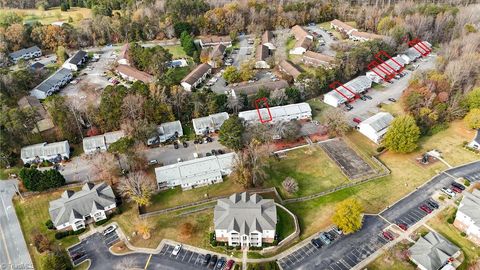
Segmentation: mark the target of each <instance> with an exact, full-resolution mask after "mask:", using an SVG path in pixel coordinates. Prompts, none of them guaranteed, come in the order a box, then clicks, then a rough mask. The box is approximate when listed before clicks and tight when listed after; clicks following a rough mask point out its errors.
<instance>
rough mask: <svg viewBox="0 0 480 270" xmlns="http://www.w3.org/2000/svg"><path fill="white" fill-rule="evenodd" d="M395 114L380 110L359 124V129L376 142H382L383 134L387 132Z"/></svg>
mask: <svg viewBox="0 0 480 270" xmlns="http://www.w3.org/2000/svg"><path fill="white" fill-rule="evenodd" d="M392 121H393V116H392V115H391V114H389V113H387V112H379V113H377V114H375V115H374V116H372V117H369V118H367V119H365V120H364V121H362V122H360V124H358V131H359V132H360V133H362V134H363V135H365V136H367V138H369V139H370V140H372V141H373V142H374V143H377V144H378V143H380V142H381V140H382V137H383V135H385V133H387V130H388V127H389V126H390V123H392Z"/></svg>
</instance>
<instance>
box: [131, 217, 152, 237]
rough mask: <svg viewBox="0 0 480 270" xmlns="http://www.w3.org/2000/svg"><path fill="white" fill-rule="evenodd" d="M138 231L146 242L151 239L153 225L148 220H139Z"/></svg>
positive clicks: (136, 226)
mask: <svg viewBox="0 0 480 270" xmlns="http://www.w3.org/2000/svg"><path fill="white" fill-rule="evenodd" d="M135 228H136V230H137V231H138V233H140V234H141V235H142V238H143V239H144V240H148V239H150V236H151V235H150V232H151V231H152V230H153V226H152V224H151V223H150V222H149V221H147V220H139V221H138V223H137V224H136V225H135Z"/></svg>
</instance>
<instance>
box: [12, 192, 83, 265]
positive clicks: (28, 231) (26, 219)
mask: <svg viewBox="0 0 480 270" xmlns="http://www.w3.org/2000/svg"><path fill="white" fill-rule="evenodd" d="M78 189H79V188H78ZM62 192H63V190H60V191H55V192H51V193H46V194H41V195H36V196H32V197H29V198H26V199H25V200H23V201H21V200H20V199H15V200H14V204H15V211H16V212H17V216H18V219H19V221H20V226H21V227H22V232H23V235H24V237H25V241H26V242H27V247H28V250H29V252H30V255H31V257H32V260H33V264H34V266H35V269H40V267H39V265H40V259H41V254H39V253H38V252H37V251H36V249H35V247H34V246H33V231H35V230H37V229H38V230H39V231H40V232H42V233H43V234H45V235H46V236H47V237H48V238H49V239H50V240H51V241H52V242H55V243H57V244H59V245H61V246H62V247H65V248H66V247H69V246H71V245H73V244H75V243H77V242H78V241H79V240H78V236H68V237H65V238H63V239H62V240H55V231H51V230H48V229H47V227H46V226H45V222H46V221H47V220H49V219H50V215H49V214H48V203H49V201H51V200H54V199H58V198H60V195H61V194H62ZM31 244H32V245H31Z"/></svg>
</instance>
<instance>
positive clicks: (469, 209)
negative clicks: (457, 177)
mask: <svg viewBox="0 0 480 270" xmlns="http://www.w3.org/2000/svg"><path fill="white" fill-rule="evenodd" d="M458 211H460V212H462V213H464V214H465V215H467V216H468V217H469V218H471V219H472V221H473V222H475V224H477V225H480V190H478V189H475V190H473V192H472V193H469V192H465V193H464V194H463V199H462V201H461V202H460V206H459V207H458Z"/></svg>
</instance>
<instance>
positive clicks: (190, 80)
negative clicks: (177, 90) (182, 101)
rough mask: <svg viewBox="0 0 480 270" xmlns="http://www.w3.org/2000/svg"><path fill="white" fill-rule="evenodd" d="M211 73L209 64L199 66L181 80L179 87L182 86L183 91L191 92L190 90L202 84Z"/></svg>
mask: <svg viewBox="0 0 480 270" xmlns="http://www.w3.org/2000/svg"><path fill="white" fill-rule="evenodd" d="M211 73H212V67H211V66H210V65H209V64H200V65H198V66H197V67H196V68H195V69H194V70H192V71H191V72H190V73H188V75H187V76H186V77H185V78H183V80H182V82H181V83H180V85H182V86H183V89H185V90H187V91H192V89H194V88H196V87H197V86H198V85H199V84H201V83H202V82H204V81H205V79H206V78H207V76H208V75H210V74H211Z"/></svg>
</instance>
